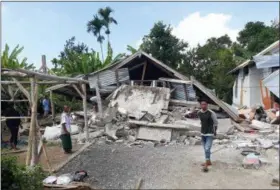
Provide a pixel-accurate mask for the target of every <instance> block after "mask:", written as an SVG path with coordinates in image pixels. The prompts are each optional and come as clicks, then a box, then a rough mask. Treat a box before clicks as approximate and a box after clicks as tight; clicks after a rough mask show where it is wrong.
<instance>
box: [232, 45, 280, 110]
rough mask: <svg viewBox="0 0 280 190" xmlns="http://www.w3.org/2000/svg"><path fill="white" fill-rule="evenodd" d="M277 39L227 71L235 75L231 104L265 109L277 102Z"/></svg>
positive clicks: (279, 66)
mask: <svg viewBox="0 0 280 190" xmlns="http://www.w3.org/2000/svg"><path fill="white" fill-rule="evenodd" d="M279 68H280V65H279V40H278V41H276V42H274V43H273V44H271V45H270V46H269V47H267V48H266V49H264V50H263V51H261V52H260V53H258V54H257V55H256V56H254V57H253V59H252V60H247V61H245V62H244V63H242V64H240V65H239V66H238V67H236V68H235V69H233V70H232V71H230V72H229V73H231V74H234V75H235V76H236V80H235V82H234V85H233V97H232V100H233V106H235V107H242V106H247V107H252V106H254V105H256V104H261V105H262V106H263V107H264V108H265V109H269V108H272V106H273V103H274V102H275V101H278V102H279Z"/></svg>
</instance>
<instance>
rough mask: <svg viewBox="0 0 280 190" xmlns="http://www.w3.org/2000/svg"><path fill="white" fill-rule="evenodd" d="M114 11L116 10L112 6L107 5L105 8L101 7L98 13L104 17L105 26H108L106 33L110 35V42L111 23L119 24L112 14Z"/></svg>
mask: <svg viewBox="0 0 280 190" xmlns="http://www.w3.org/2000/svg"><path fill="white" fill-rule="evenodd" d="M113 12H114V11H113V9H111V8H110V7H105V8H104V9H102V8H101V9H99V10H98V14H99V16H100V18H101V19H102V21H103V23H104V26H105V27H106V31H105V34H106V35H107V37H108V43H110V33H111V30H110V25H111V24H118V22H117V21H116V20H115V19H114V18H113V17H111V14H112V13H113Z"/></svg>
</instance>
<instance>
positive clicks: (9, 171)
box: [1, 156, 46, 190]
mask: <svg viewBox="0 0 280 190" xmlns="http://www.w3.org/2000/svg"><path fill="white" fill-rule="evenodd" d="M45 177H46V174H45V173H44V171H43V170H42V168H41V167H40V166H35V167H32V168H27V167H25V166H24V165H20V164H18V163H17V158H16V157H14V156H2V158H1V187H2V189H5V190H40V189H43V180H44V179H45Z"/></svg>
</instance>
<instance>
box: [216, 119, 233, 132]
mask: <svg viewBox="0 0 280 190" xmlns="http://www.w3.org/2000/svg"><path fill="white" fill-rule="evenodd" d="M218 125H219V127H218V130H217V133H221V134H232V132H233V130H234V127H233V124H232V122H231V119H218Z"/></svg>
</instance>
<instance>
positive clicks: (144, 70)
mask: <svg viewBox="0 0 280 190" xmlns="http://www.w3.org/2000/svg"><path fill="white" fill-rule="evenodd" d="M146 68H147V62H145V64H144V66H143V71H142V77H141V85H143V80H144V78H145V73H146Z"/></svg>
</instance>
